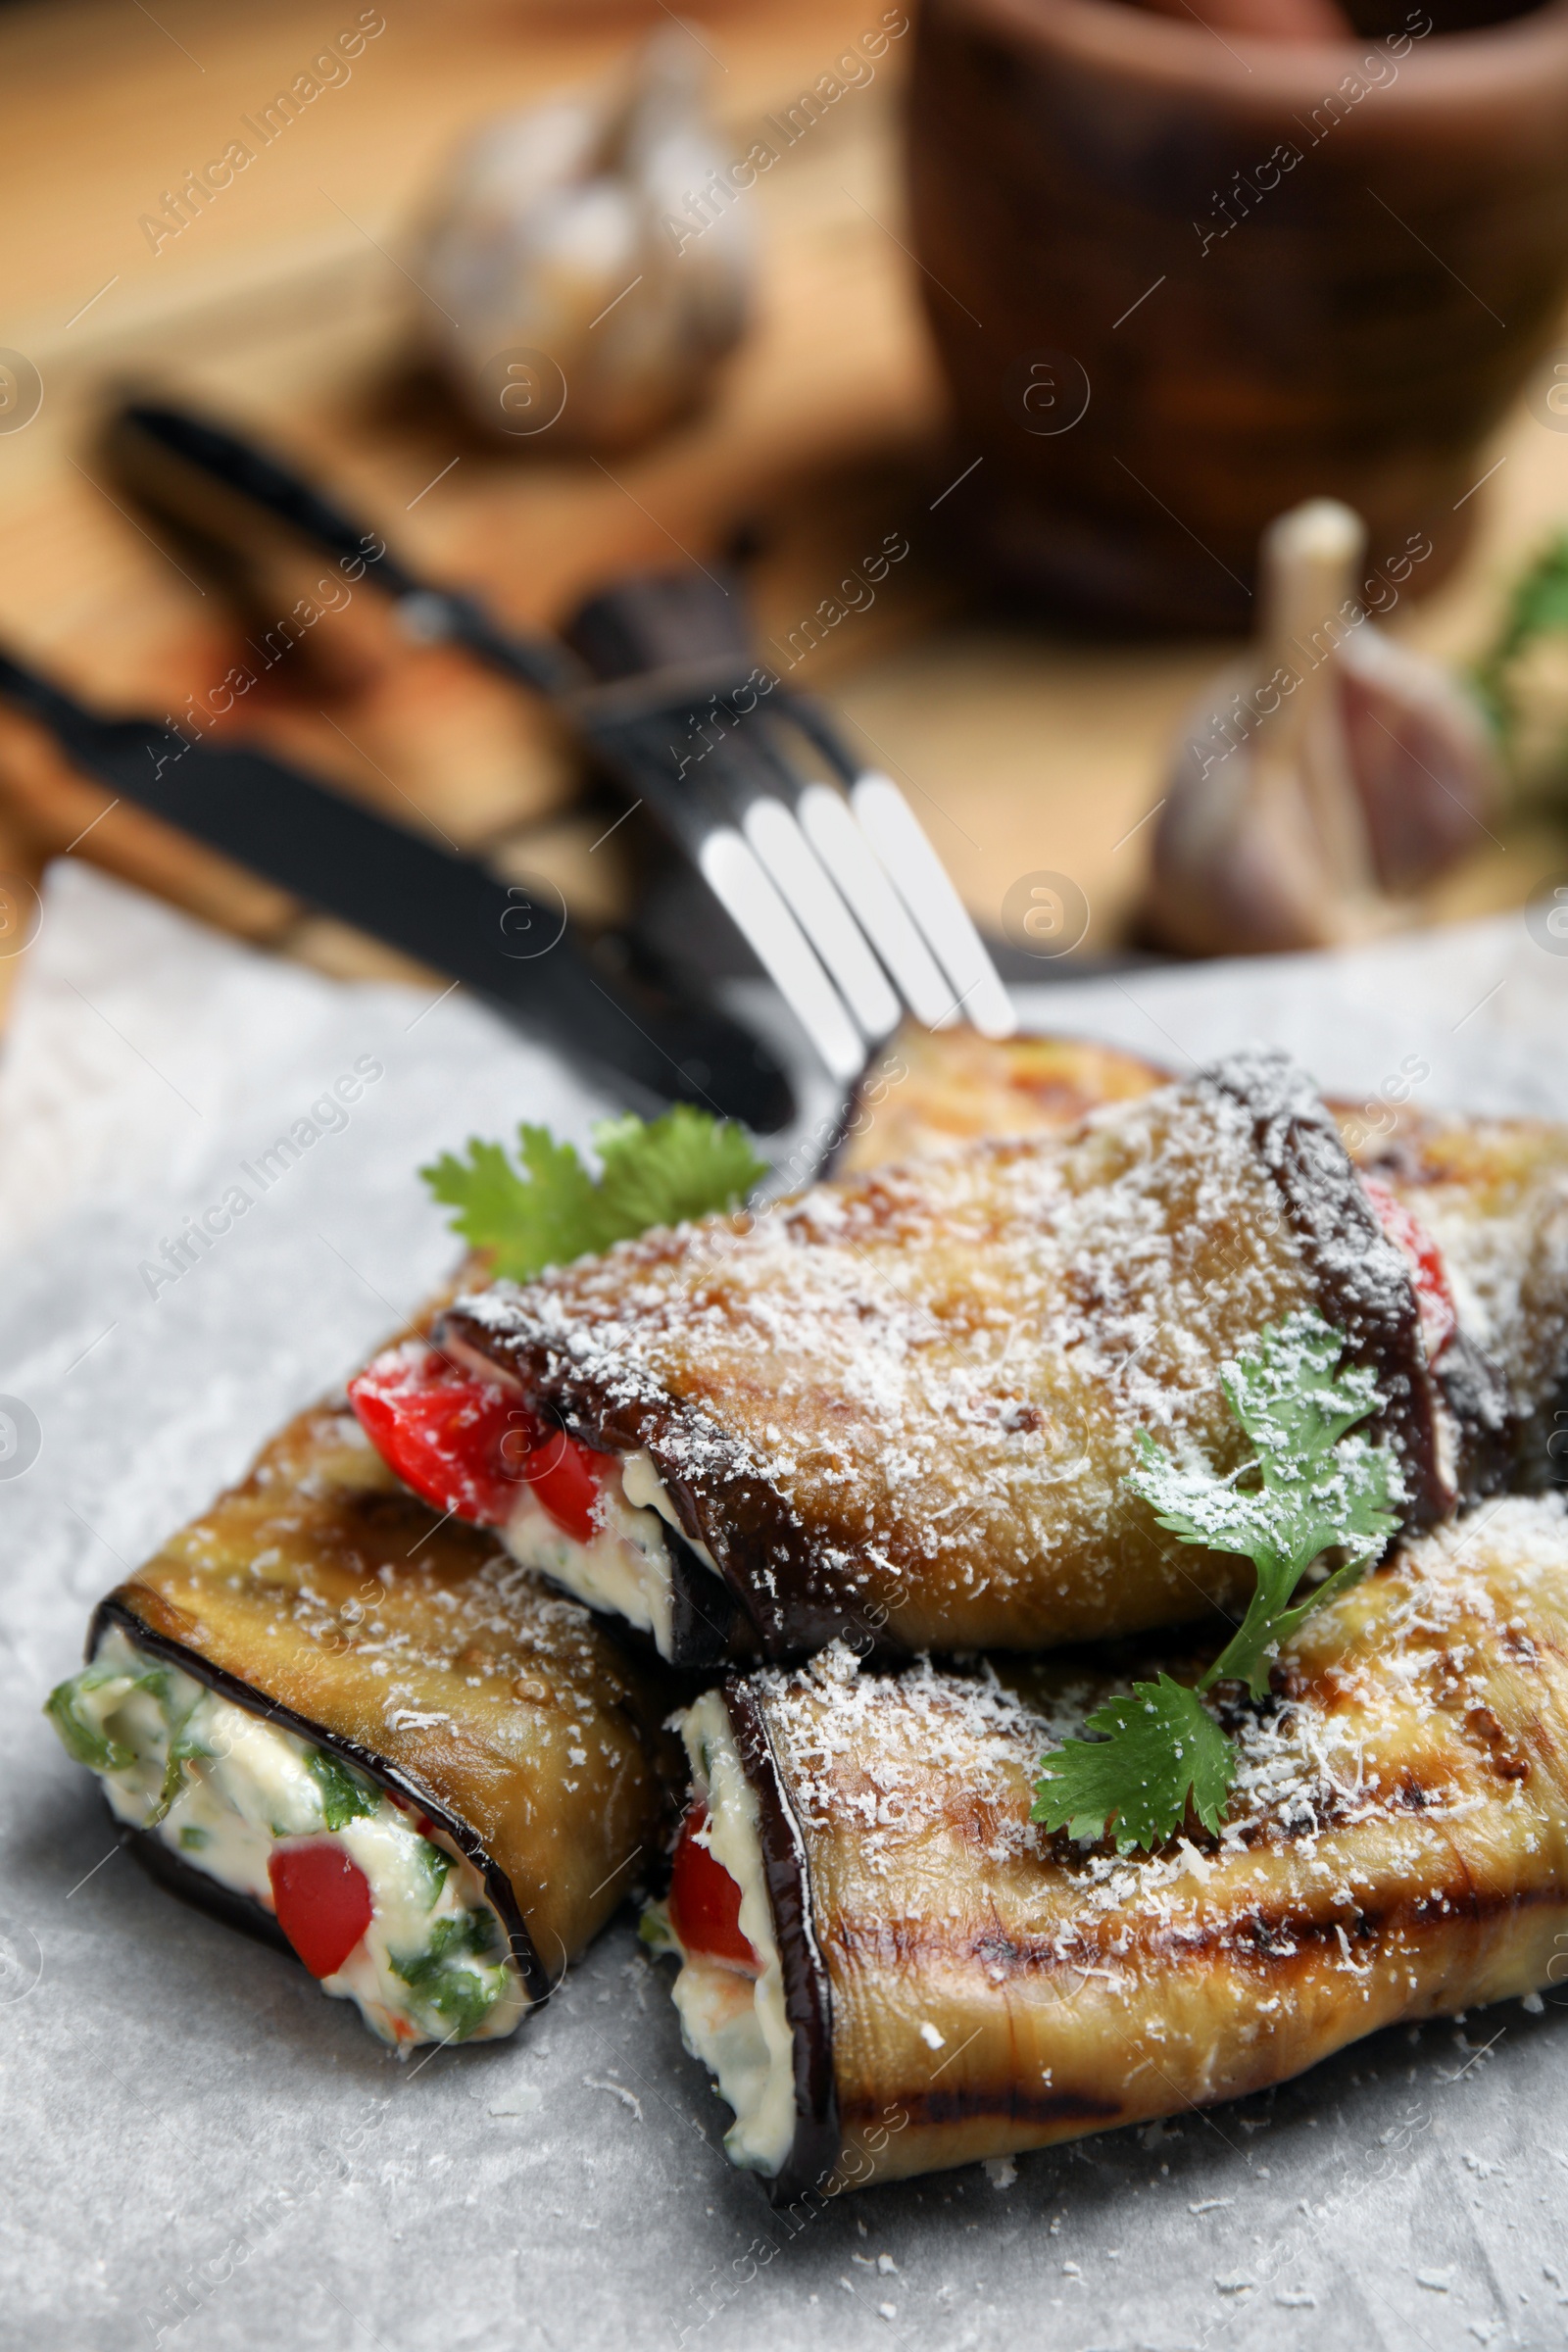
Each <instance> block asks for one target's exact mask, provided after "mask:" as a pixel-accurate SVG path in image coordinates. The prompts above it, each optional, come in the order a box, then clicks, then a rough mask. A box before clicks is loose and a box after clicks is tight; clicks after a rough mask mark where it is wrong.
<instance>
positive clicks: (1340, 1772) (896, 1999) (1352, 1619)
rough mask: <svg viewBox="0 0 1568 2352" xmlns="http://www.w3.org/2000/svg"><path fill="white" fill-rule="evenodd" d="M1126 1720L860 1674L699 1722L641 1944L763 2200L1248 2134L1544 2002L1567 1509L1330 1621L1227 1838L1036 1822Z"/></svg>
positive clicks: (1323, 1623) (992, 1684) (1388, 1577)
mask: <svg viewBox="0 0 1568 2352" xmlns="http://www.w3.org/2000/svg"><path fill="white" fill-rule="evenodd" d="M1165 1662H1166V1663H1170V1660H1169V1659H1168V1658H1167V1660H1166V1661H1165ZM1114 1687H1116V1686H1115V1685H1114V1684H1112V1683H1110V1682H1107V1680H1106V1679H1105V1678H1104V1677H1103V1675H1098V1674H1095V1673H1091V1672H1089V1671H1087V1670H1086V1669H1085V1668H1084V1666H1083V1665H1082V1664H1081V1663H1079V1664H1076V1665H1068V1664H1066V1663H1065V1662H1061V1661H1057V1662H1047V1661H1030V1662H1027V1663H1026V1662H1023V1661H1018V1660H1003V1659H999V1660H996V1661H995V1662H994V1663H993V1664H992V1665H991V1666H989V1667H977V1668H976V1669H975V1670H974V1671H972V1672H968V1673H956V1672H941V1671H938V1670H936V1669H934V1668H933V1667H932V1666H930V1665H929V1664H928V1663H927V1664H922V1665H919V1666H916V1667H914V1668H912V1669H908V1670H906V1671H904V1672H903V1673H898V1674H881V1673H873V1672H870V1671H868V1670H866V1669H864V1668H862V1667H859V1666H858V1661H857V1659H856V1658H855V1656H854V1654H853V1653H852V1652H851V1651H850V1650H849V1649H848V1648H847V1647H846V1646H844V1645H842V1644H840V1645H837V1646H836V1647H835V1648H834V1649H833V1650H831V1651H829V1652H828V1653H826V1654H825V1655H824V1656H823V1657H821V1658H819V1659H817V1660H815V1661H813V1663H812V1665H811V1666H810V1667H809V1668H806V1669H801V1670H797V1671H795V1672H785V1671H782V1670H779V1669H773V1670H767V1671H763V1672H760V1673H758V1674H755V1675H753V1676H752V1677H750V1678H748V1679H737V1680H734V1681H732V1682H730V1683H729V1684H727V1685H726V1686H725V1688H724V1690H723V1691H722V1692H721V1693H720V1692H713V1693H711V1694H709V1695H707V1696H706V1697H704V1698H703V1699H701V1700H700V1701H699V1702H698V1704H697V1705H696V1707H694V1708H693V1709H692V1710H691V1711H690V1713H689V1714H688V1716H687V1718H686V1727H685V1728H686V1735H687V1740H688V1744H689V1747H690V1750H691V1754H692V1760H693V1768H694V1773H695V1775H696V1778H697V1784H698V1800H697V1802H698V1806H699V1807H700V1810H694V1813H693V1815H692V1816H690V1817H689V1820H688V1828H687V1831H686V1833H685V1835H684V1836H683V1838H682V1840H681V1845H680V1847H679V1848H677V1858H676V1868H675V1883H674V1886H673V1888H672V1892H671V1897H670V1902H669V1905H668V1907H667V1908H661V1909H660V1910H658V1911H657V1912H656V1913H654V1914H653V1915H651V1918H650V1923H649V1926H648V1928H647V1930H645V1933H647V1934H648V1936H649V1940H651V1941H654V1942H656V1943H663V1944H666V1945H669V1946H672V1947H673V1948H674V1949H675V1951H676V1952H677V1954H678V1955H679V1957H680V1959H681V1970H680V1974H679V1977H678V1978H677V1979H676V1983H675V1993H676V1999H677V2003H678V2005H679V2007H680V2010H681V2015H682V2022H683V2028H684V2031H685V2034H686V2038H687V2041H688V2045H689V2046H690V2047H691V2048H692V2049H693V2050H694V2052H695V2053H696V2054H697V2055H699V2056H701V2057H703V2058H704V2059H706V2061H707V2062H708V2063H709V2065H710V2066H711V2068H712V2070H713V2071H714V2073H715V2074H716V2075H717V2076H718V2078H719V2082H720V2085H721V2087H722V2089H723V2091H724V2094H725V2096H726V2097H728V2098H729V2099H730V2101H731V2103H732V2104H733V2105H734V2106H735V2107H736V2111H737V2113H736V2124H735V2127H734V2130H733V2131H731V2133H730V2137H729V2146H730V2152H731V2155H732V2157H734V2159H735V2160H736V2161H737V2162H740V2163H742V2164H747V2165H750V2166H752V2167H754V2168H755V2169H756V2170H758V2171H760V2173H762V2174H763V2175H764V2177H765V2178H766V2179H767V2180H769V2182H770V2185H771V2187H772V2190H773V2192H774V2194H775V2195H776V2196H779V2197H781V2198H790V2197H794V2196H796V2195H798V2194H801V2193H802V2192H804V2191H807V2190H809V2189H811V2188H813V2187H819V2186H824V2185H825V2186H828V2187H842V2186H849V2185H859V2184H862V2183H864V2182H866V2181H870V2180H891V2179H897V2178H899V2177H901V2176H905V2175H908V2174H912V2173H922V2172H930V2171H934V2170H936V2169H938V2168H939V2167H942V2166H947V2165H956V2164H963V2163H968V2162H970V2161H972V2160H974V2159H976V2158H979V2157H988V2156H990V2157H1001V2156H1005V2155H1008V2154H1011V2153H1013V2152H1015V2151H1017V2150H1021V2149H1025V2148H1036V2147H1043V2146H1046V2145H1048V2144H1050V2143H1051V2142H1053V2141H1055V2140H1062V2139H1070V2138H1074V2137H1076V2136H1078V2135H1080V2134H1082V2133H1085V2132H1090V2131H1103V2130H1110V2129H1113V2128H1115V2127H1116V2126H1119V2125H1123V2124H1132V2123H1140V2122H1144V2121H1146V2120H1149V2119H1152V2118H1153V2117H1156V2116H1164V2115H1170V2114H1175V2113H1178V2112H1180V2111H1182V2110H1184V2109H1186V2108H1189V2107H1194V2108H1203V2107H1209V2106H1212V2105H1214V2104H1216V2103H1217V2102H1219V2101H1221V2100H1225V2099H1231V2098H1240V2097H1244V2096H1246V2095H1248V2094H1249V2093H1250V2092H1253V2091H1256V2090H1260V2089H1263V2088H1264V2087H1266V2086H1267V2085H1268V2084H1270V2083H1274V2082H1284V2081H1286V2080H1288V2079H1289V2078H1290V2077H1292V2076H1295V2075H1298V2074H1299V2073H1301V2072H1302V2071H1303V2069H1305V2068H1306V2067H1308V2066H1311V2065H1313V2064H1314V2063H1315V2062H1316V2061H1317V2060H1318V2059H1320V2058H1324V2057H1326V2056H1328V2055H1329V2054H1330V2053H1331V2052H1332V2051H1334V2050H1338V2049H1340V2048H1343V2047H1344V2045H1345V2044H1346V2043H1348V2042H1350V2041H1353V2040H1355V2039H1356V2038H1358V2037H1359V2036H1360V2035H1362V2034H1371V2033H1374V2032H1376V2031H1377V2030H1378V2029H1379V2028H1380V2027H1383V2026H1388V2025H1392V2024H1394V2023H1396V2022H1397V2021H1398V2020H1401V2019H1419V2018H1430V2017H1435V2016H1442V2015H1446V2014H1448V2013H1451V2012H1452V2011H1455V2010H1461V2009H1468V2008H1473V2007H1479V2006H1480V2005H1482V2004H1483V2003H1486V2002H1489V2001H1495V2000H1502V1999H1505V1998H1508V1997H1511V1996H1514V1995H1518V1994H1525V1993H1529V1992H1531V1991H1532V1990H1534V1989H1535V1988H1536V1987H1537V1986H1540V1985H1544V1984H1546V1983H1547V1981H1548V1977H1549V1974H1550V1971H1551V1970H1552V1968H1553V1965H1554V1964H1555V1965H1556V1966H1557V1967H1558V1968H1559V1971H1560V1961H1561V1952H1562V1948H1563V1944H1564V1940H1565V1936H1568V1522H1565V1518H1564V1512H1563V1507H1562V1503H1561V1501H1560V1499H1558V1498H1555V1497H1553V1498H1549V1499H1544V1500H1529V1499H1525V1498H1523V1497H1516V1498H1513V1499H1510V1500H1507V1501H1504V1502H1501V1503H1494V1504H1492V1505H1490V1506H1489V1507H1488V1510H1487V1512H1486V1513H1484V1514H1481V1515H1478V1516H1477V1517H1475V1518H1474V1519H1472V1520H1471V1521H1469V1522H1468V1523H1467V1522H1464V1521H1460V1522H1458V1523H1453V1524H1450V1525H1449V1526H1448V1527H1447V1528H1446V1530H1444V1531H1443V1532H1442V1533H1440V1534H1437V1535H1433V1536H1430V1537H1428V1538H1425V1539H1423V1540H1418V1541H1415V1542H1413V1543H1411V1544H1408V1545H1407V1546H1406V1547H1405V1548H1404V1549H1403V1550H1402V1551H1401V1552H1400V1553H1398V1554H1397V1555H1396V1557H1395V1558H1394V1559H1393V1561H1392V1562H1391V1563H1390V1564H1389V1565H1388V1566H1386V1567H1385V1568H1384V1569H1382V1570H1381V1571H1380V1572H1378V1573H1377V1574H1375V1575H1374V1576H1372V1577H1371V1578H1369V1579H1368V1580H1367V1581H1366V1582H1365V1583H1363V1584H1362V1585H1360V1586H1359V1587H1357V1588H1355V1589H1354V1590H1352V1591H1350V1592H1349V1593H1345V1594H1343V1595H1341V1596H1340V1597H1339V1598H1337V1599H1335V1600H1333V1601H1331V1602H1329V1603H1327V1604H1325V1606H1324V1607H1323V1608H1322V1609H1321V1610H1320V1611H1319V1612H1317V1613H1315V1614H1314V1615H1313V1616H1312V1617H1310V1618H1309V1619H1308V1620H1307V1621H1306V1623H1305V1624H1304V1626H1303V1627H1302V1628H1301V1629H1300V1631H1299V1633H1298V1635H1297V1637H1296V1639H1295V1640H1294V1641H1293V1642H1291V1643H1290V1644H1289V1645H1288V1646H1287V1648H1286V1649H1285V1651H1284V1652H1283V1654H1282V1657H1281V1661H1280V1664H1279V1666H1278V1668H1277V1670H1276V1674H1275V1678H1274V1695H1273V1697H1272V1698H1271V1699H1270V1700H1268V1701H1266V1702H1264V1703H1263V1704H1262V1705H1261V1706H1259V1707H1246V1708H1244V1709H1241V1710H1239V1711H1238V1713H1237V1716H1236V1718H1235V1721H1234V1723H1233V1729H1234V1730H1235V1731H1236V1733H1237V1736H1238V1738H1239V1740H1240V1745H1241V1750H1242V1761H1241V1768H1240V1772H1239V1775H1238V1780H1237V1784H1236V1788H1235V1789H1234V1791H1233V1795H1232V1801H1231V1807H1230V1813H1229V1816H1228V1818H1226V1819H1225V1821H1224V1822H1223V1823H1222V1826H1221V1830H1220V1834H1219V1835H1218V1837H1212V1836H1210V1835H1209V1834H1208V1833H1206V1832H1205V1831H1203V1830H1201V1828H1197V1827H1196V1826H1195V1827H1194V1828H1193V1834H1192V1835H1191V1836H1190V1837H1186V1836H1183V1837H1179V1838H1175V1839H1173V1840H1172V1841H1171V1843H1170V1844H1169V1845H1168V1846H1167V1847H1166V1848H1164V1849H1163V1850H1162V1851H1160V1852H1157V1853H1155V1854H1152V1855H1147V1856H1128V1857H1122V1858H1118V1857H1117V1856H1116V1855H1115V1854H1114V1852H1113V1851H1112V1850H1111V1848H1110V1847H1109V1845H1108V1844H1102V1845H1099V1846H1095V1847H1090V1846H1082V1845H1077V1844H1075V1843H1074V1842H1073V1841H1072V1840H1071V1839H1070V1838H1067V1837H1066V1836H1065V1834H1063V1833H1057V1834H1055V1835H1051V1834H1048V1833H1047V1832H1046V1831H1044V1830H1043V1829H1041V1828H1038V1827H1037V1826H1035V1825H1034V1824H1033V1823H1032V1822H1031V1820H1030V1804H1031V1794H1032V1789H1031V1784H1032V1783H1033V1781H1034V1779H1035V1778H1036V1776H1037V1774H1038V1772H1039V1769H1040V1758H1041V1756H1042V1753H1043V1752H1044V1751H1045V1750H1046V1749H1047V1748H1048V1747H1049V1746H1050V1745H1052V1744H1053V1743H1054V1741H1055V1740H1057V1739H1059V1738H1061V1737H1065V1736H1068V1735H1070V1734H1072V1733H1074V1732H1076V1731H1078V1730H1079V1729H1080V1728H1081V1726H1082V1723H1083V1720H1084V1717H1085V1715H1086V1714H1087V1713H1088V1712H1089V1711H1090V1710H1091V1709H1092V1708H1093V1707H1094V1706H1095V1705H1096V1704H1098V1703H1099V1702H1100V1700H1101V1699H1103V1697H1104V1696H1105V1695H1106V1694H1107V1692H1108V1691H1109V1690H1110V1689H1112V1688H1114ZM1123 1687H1124V1686H1123ZM693 1823H695V1824H696V1830H695V1838H696V1841H697V1842H696V1844H695V1846H694V1832H693V1827H692V1825H693ZM694 1856H695V1859H694ZM720 1881H722V1885H721V1886H720V1885H719V1884H718V1883H719V1882H720ZM715 1887H717V1891H716V1892H715ZM726 1888H727V1902H726V1899H725V1889H726ZM683 1896H684V1901H683V1900H682V1897H683Z"/></svg>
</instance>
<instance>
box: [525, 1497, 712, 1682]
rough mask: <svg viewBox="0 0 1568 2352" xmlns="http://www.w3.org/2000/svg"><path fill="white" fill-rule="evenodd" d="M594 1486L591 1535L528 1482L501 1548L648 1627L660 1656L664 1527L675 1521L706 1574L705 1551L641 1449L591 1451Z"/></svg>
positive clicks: (592, 1604) (667, 1650)
mask: <svg viewBox="0 0 1568 2352" xmlns="http://www.w3.org/2000/svg"><path fill="white" fill-rule="evenodd" d="M596 1463H597V1472H598V1478H599V1495H598V1498H597V1500H596V1501H595V1504H594V1512H593V1517H594V1537H593V1541H592V1543H590V1544H581V1543H579V1542H578V1541H577V1539H576V1537H575V1536H571V1535H568V1534H567V1533H566V1531H565V1530H564V1528H563V1527H562V1526H561V1525H560V1524H559V1523H558V1522H557V1521H556V1520H555V1519H553V1518H552V1517H551V1515H550V1513H549V1512H548V1511H547V1510H546V1509H545V1507H544V1504H543V1503H542V1502H541V1501H540V1500H539V1497H538V1496H537V1495H535V1493H534V1492H533V1489H532V1488H531V1487H529V1486H528V1485H527V1484H526V1483H524V1484H523V1486H522V1488H521V1490H520V1493H519V1496H518V1501H517V1507H516V1509H515V1511H514V1512H513V1514H512V1517H511V1518H510V1519H509V1520H508V1522H507V1524H506V1528H505V1530H504V1531H503V1533H504V1540H505V1542H506V1545H507V1549H508V1550H509V1551H510V1552H511V1553H512V1555H513V1557H514V1559H515V1560H519V1561H520V1562H521V1563H522V1565H523V1567H525V1568H533V1569H537V1570H538V1572H539V1574H540V1575H541V1576H548V1577H550V1578H551V1579H552V1580H553V1581H554V1582H555V1583H556V1584H558V1585H561V1586H563V1587H564V1590H565V1591H566V1592H568V1593H570V1594H571V1596H572V1598H573V1599H574V1600H580V1601H582V1602H583V1603H584V1604H585V1605H586V1606H587V1607H588V1608H590V1609H607V1610H610V1611H612V1612H613V1614H614V1615H616V1616H618V1617H624V1618H625V1619H626V1621H627V1623H628V1624H630V1625H634V1626H636V1627H637V1628H638V1629H639V1631H640V1632H642V1633H645V1634H651V1635H652V1636H653V1639H654V1642H655V1645H656V1647H657V1648H658V1650H659V1654H660V1656H661V1657H663V1658H667V1657H669V1656H670V1654H671V1651H672V1648H673V1633H672V1618H673V1588H672V1576H671V1566H670V1553H669V1545H668V1544H667V1543H666V1542H665V1539H664V1530H665V1528H666V1527H669V1528H673V1529H674V1530H675V1532H676V1534H677V1535H680V1536H681V1538H682V1541H683V1542H684V1543H685V1544H686V1545H687V1546H688V1548H689V1549H690V1550H691V1551H693V1552H695V1554H696V1555H697V1557H698V1559H700V1560H701V1561H702V1563H703V1566H704V1567H705V1568H706V1569H708V1570H709V1572H710V1574H711V1575H713V1576H717V1574H718V1570H717V1568H716V1567H715V1566H714V1563H713V1557H712V1554H711V1552H710V1550H709V1549H708V1546H707V1544H699V1543H697V1542H695V1541H694V1539H693V1538H692V1537H690V1536H688V1535H685V1534H684V1531H683V1530H682V1529H681V1527H680V1522H679V1521H678V1520H677V1518H676V1516H675V1506H674V1504H673V1503H672V1502H671V1501H670V1499H669V1496H668V1495H667V1494H666V1493H665V1492H664V1487H663V1482H662V1479H661V1478H660V1475H659V1473H658V1471H657V1470H656V1469H655V1468H654V1465H653V1462H652V1460H651V1458H650V1457H649V1455H648V1454H646V1453H629V1454H600V1455H598V1456H597V1457H596Z"/></svg>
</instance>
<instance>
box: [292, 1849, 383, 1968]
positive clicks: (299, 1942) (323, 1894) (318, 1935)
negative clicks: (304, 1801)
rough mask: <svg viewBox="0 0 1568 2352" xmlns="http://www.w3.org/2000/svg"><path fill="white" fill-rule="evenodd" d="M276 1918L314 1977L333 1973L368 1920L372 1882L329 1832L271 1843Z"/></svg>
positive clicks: (357, 1940) (355, 1942)
mask: <svg viewBox="0 0 1568 2352" xmlns="http://www.w3.org/2000/svg"><path fill="white" fill-rule="evenodd" d="M267 1875H268V1877H269V1878H270V1880H271V1882H272V1901H273V1904H274V1906H275V1907H276V1911H277V1924H278V1926H279V1927H280V1928H281V1929H282V1931H283V1933H284V1935H285V1936H287V1937H288V1939H289V1941H290V1943H291V1944H292V1945H293V1946H294V1949H295V1950H296V1951H297V1952H298V1954H299V1956H300V1958H301V1959H302V1960H303V1961H304V1963H305V1965H306V1967H307V1968H308V1969H309V1970H310V1972H311V1974H312V1976H313V1977H333V1976H336V1974H337V1972H338V1970H339V1969H340V1968H341V1967H342V1965H343V1963H344V1961H345V1960H346V1959H347V1958H348V1956H349V1954H350V1952H352V1951H353V1949H354V1947H355V1945H356V1944H357V1943H358V1942H359V1940H360V1938H361V1936H363V1935H364V1934H365V1931H366V1929H367V1928H368V1926H369V1924H370V1909H371V1906H370V1882H369V1880H368V1878H367V1877H366V1875H365V1873H364V1871H363V1870H361V1869H360V1867H359V1865H358V1863H356V1862H351V1861H350V1860H349V1857H348V1855H347V1854H346V1853H345V1852H344V1851H343V1848H342V1847H341V1846H340V1845H338V1844H336V1843H334V1842H333V1841H332V1840H331V1839H330V1838H316V1839H314V1840H313V1842H312V1843H311V1844H309V1845H274V1846H273V1848H272V1850H271V1852H270V1855H269V1856H268V1859H267Z"/></svg>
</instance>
